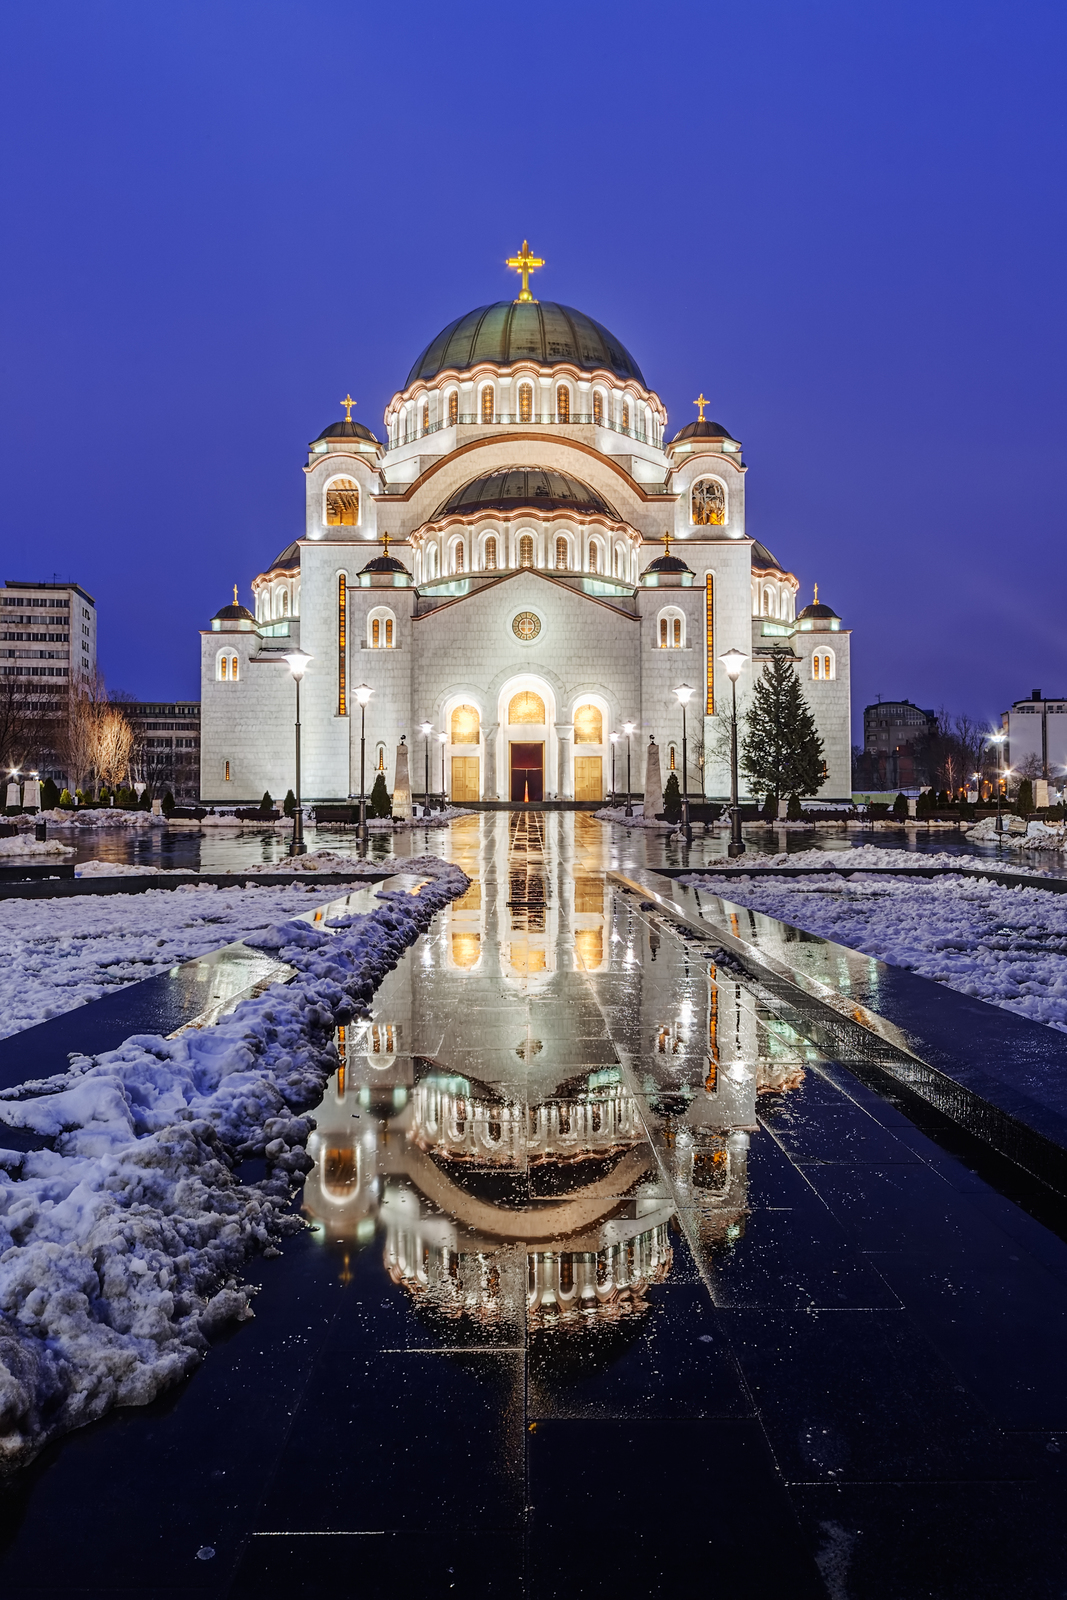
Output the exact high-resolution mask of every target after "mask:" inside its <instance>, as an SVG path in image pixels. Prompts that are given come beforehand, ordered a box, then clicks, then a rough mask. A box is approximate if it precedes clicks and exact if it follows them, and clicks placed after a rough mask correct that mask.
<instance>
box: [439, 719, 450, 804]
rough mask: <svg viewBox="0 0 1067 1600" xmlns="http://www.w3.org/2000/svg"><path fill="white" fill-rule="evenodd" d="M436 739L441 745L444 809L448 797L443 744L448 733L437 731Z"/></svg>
mask: <svg viewBox="0 0 1067 1600" xmlns="http://www.w3.org/2000/svg"><path fill="white" fill-rule="evenodd" d="M437 741H438V743H439V744H440V746H441V810H442V811H444V809H445V807H446V806H447V805H448V799H447V795H446V790H445V745H446V744H447V743H448V734H447V733H439V734H438V735H437Z"/></svg>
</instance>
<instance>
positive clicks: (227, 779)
mask: <svg viewBox="0 0 1067 1600" xmlns="http://www.w3.org/2000/svg"><path fill="white" fill-rule="evenodd" d="M231 781H232V780H231V778H230V763H229V762H228V761H227V763H226V774H225V777H224V779H223V782H225V783H230V782H231Z"/></svg>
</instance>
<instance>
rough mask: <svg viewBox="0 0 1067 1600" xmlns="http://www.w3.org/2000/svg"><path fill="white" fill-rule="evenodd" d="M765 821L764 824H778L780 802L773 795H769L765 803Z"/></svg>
mask: <svg viewBox="0 0 1067 1600" xmlns="http://www.w3.org/2000/svg"><path fill="white" fill-rule="evenodd" d="M763 820H764V822H777V820H778V802H777V800H776V799H775V798H774V796H773V794H768V796H767V798H766V800H765V801H764V802H763Z"/></svg>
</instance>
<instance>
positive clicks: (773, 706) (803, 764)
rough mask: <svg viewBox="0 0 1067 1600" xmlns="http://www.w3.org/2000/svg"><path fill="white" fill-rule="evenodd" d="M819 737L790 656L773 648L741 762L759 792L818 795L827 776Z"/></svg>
mask: <svg viewBox="0 0 1067 1600" xmlns="http://www.w3.org/2000/svg"><path fill="white" fill-rule="evenodd" d="M822 755H823V742H822V740H821V739H820V738H819V734H818V730H817V729H816V727H815V718H814V717H813V716H812V714H811V711H810V709H809V707H808V703H807V701H806V700H805V699H804V694H803V691H802V689H801V687H800V679H799V678H798V677H797V674H796V672H795V670H794V668H793V661H792V657H791V655H790V654H789V653H788V652H787V651H785V650H781V649H777V648H776V649H775V651H774V654H773V655H772V656H771V659H770V661H769V663H768V665H767V667H766V669H765V670H764V671H763V672H761V673H760V674H759V676H758V677H757V678H756V681H755V684H754V685H753V690H752V698H751V700H750V702H749V707H748V712H747V714H746V716H745V728H744V734H743V737H742V739H741V750H740V766H741V770H742V772H743V773H744V774H745V777H746V778H747V779H748V781H749V783H750V784H751V785H752V788H753V790H754V792H755V793H756V794H759V795H764V796H767V795H770V796H773V798H774V799H775V801H778V800H780V799H781V798H782V796H783V795H802V794H815V793H816V792H817V791H818V790H819V789H821V787H822V784H823V779H824V776H825V774H824V771H823V759H822Z"/></svg>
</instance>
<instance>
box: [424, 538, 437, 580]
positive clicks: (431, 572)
mask: <svg viewBox="0 0 1067 1600" xmlns="http://www.w3.org/2000/svg"><path fill="white" fill-rule="evenodd" d="M426 576H427V577H428V578H436V576H437V546H436V545H435V544H432V545H431V546H430V548H429V549H428V550H427V552H426Z"/></svg>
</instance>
